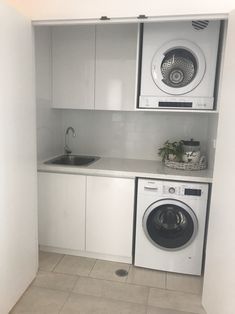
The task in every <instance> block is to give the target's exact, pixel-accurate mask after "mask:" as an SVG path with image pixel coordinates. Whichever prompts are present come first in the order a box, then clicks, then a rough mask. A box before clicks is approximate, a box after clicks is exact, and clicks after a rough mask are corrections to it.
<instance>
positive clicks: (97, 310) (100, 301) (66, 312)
mask: <svg viewBox="0 0 235 314" xmlns="http://www.w3.org/2000/svg"><path fill="white" fill-rule="evenodd" d="M60 313H61V314H145V313H146V306H145V305H140V304H134V303H129V302H122V301H116V300H109V299H105V298H99V297H94V296H87V295H79V294H71V296H70V297H69V299H68V301H67V302H66V303H65V305H64V307H63V309H62V311H61V312H60Z"/></svg>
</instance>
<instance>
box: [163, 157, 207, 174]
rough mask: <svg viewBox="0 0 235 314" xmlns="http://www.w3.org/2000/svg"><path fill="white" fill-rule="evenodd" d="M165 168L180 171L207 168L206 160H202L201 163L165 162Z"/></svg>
mask: <svg viewBox="0 0 235 314" xmlns="http://www.w3.org/2000/svg"><path fill="white" fill-rule="evenodd" d="M165 166H167V167H169V168H173V169H179V170H189V171H190V170H203V169H206V168H207V163H206V159H205V158H202V159H201V160H200V162H181V161H171V160H167V159H166V160H165Z"/></svg>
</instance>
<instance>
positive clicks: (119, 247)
mask: <svg viewBox="0 0 235 314" xmlns="http://www.w3.org/2000/svg"><path fill="white" fill-rule="evenodd" d="M133 209H134V179H124V178H109V177H95V176H90V177H87V201H86V250H87V251H89V252H96V253H100V254H107V255H114V256H120V257H129V258H131V256H132V233H133Z"/></svg>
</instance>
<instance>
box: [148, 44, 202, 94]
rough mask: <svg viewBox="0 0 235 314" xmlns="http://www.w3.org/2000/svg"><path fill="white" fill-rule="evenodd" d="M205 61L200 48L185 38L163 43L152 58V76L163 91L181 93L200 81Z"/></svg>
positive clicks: (185, 92)
mask: <svg viewBox="0 0 235 314" xmlns="http://www.w3.org/2000/svg"><path fill="white" fill-rule="evenodd" d="M205 70H206V61H205V57H204V54H203V52H202V50H201V49H200V48H199V47H198V46H197V45H195V44H194V43H192V42H190V41H187V40H175V41H170V42H167V43H166V44H164V45H163V46H162V47H161V48H160V49H159V50H158V51H157V52H156V53H155V55H154V57H153V60H152V78H153V81H154V83H155V84H156V85H157V86H158V87H159V88H160V89H161V90H162V91H164V92H165V93H167V94H170V95H183V94H187V93H189V92H191V91H192V90H193V89H194V88H196V87H197V86H198V84H199V83H200V82H201V81H202V79H203V76H204V74H205Z"/></svg>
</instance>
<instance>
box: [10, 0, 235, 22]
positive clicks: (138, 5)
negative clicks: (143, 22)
mask: <svg viewBox="0 0 235 314" xmlns="http://www.w3.org/2000/svg"><path fill="white" fill-rule="evenodd" d="M9 2H11V3H13V4H14V5H15V6H16V7H17V8H19V9H21V10H22V11H23V12H24V13H25V14H26V15H28V16H30V17H31V18H32V19H33V20H43V19H44V20H45V19H80V18H98V17H100V16H102V15H107V16H110V17H134V16H138V15H139V14H146V15H149V16H164V15H166V16H169V15H183V14H204V13H228V12H230V11H231V10H232V9H233V8H235V3H234V0H224V1H218V0H216V1H215V0H206V1H204V0H198V1H189V0H177V1H175V0H168V1H156V0H145V1H143V0H129V1H125V0H119V1H116V0H86V1H84V0H67V1H61V0H50V1H45V0H44V1H39V0H9Z"/></svg>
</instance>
